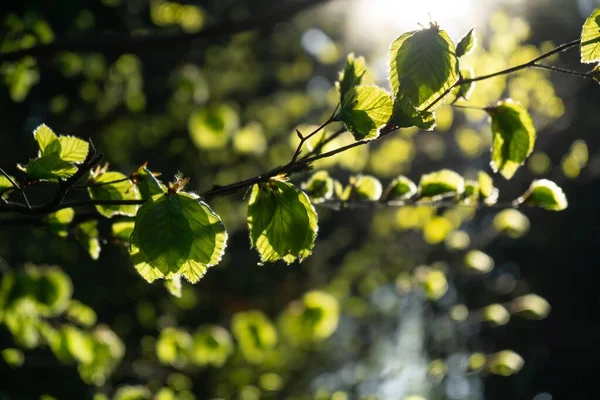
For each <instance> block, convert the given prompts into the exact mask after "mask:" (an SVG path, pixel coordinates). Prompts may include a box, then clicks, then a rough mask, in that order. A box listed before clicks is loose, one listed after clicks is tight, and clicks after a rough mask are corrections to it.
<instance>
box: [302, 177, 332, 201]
mask: <svg viewBox="0 0 600 400" xmlns="http://www.w3.org/2000/svg"><path fill="white" fill-rule="evenodd" d="M333 186H334V183H333V179H332V178H331V177H330V176H329V174H328V173H327V171H318V172H315V173H314V174H312V176H311V177H310V179H309V180H308V181H306V182H304V183H303V184H302V190H304V192H305V193H306V194H307V195H308V197H310V199H311V201H312V202H313V203H317V202H322V201H324V200H327V199H330V198H331V197H333Z"/></svg>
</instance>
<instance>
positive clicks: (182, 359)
mask: <svg viewBox="0 0 600 400" xmlns="http://www.w3.org/2000/svg"><path fill="white" fill-rule="evenodd" d="M192 345H193V341H192V336H191V335H190V334H189V333H188V332H186V331H184V330H181V329H176V328H172V327H167V328H165V329H163V330H162V331H161V332H160V334H159V335H158V339H157V341H156V356H157V357H158V360H159V361H160V362H161V364H166V365H173V366H174V367H176V368H182V367H185V365H186V364H187V362H188V358H189V354H190V350H191V349H192Z"/></svg>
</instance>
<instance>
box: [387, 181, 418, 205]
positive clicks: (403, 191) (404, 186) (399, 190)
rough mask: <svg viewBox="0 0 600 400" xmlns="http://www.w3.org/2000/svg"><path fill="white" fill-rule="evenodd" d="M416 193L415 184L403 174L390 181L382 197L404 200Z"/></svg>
mask: <svg viewBox="0 0 600 400" xmlns="http://www.w3.org/2000/svg"><path fill="white" fill-rule="evenodd" d="M415 194H417V185H415V183H414V182H413V181H411V180H410V179H408V178H407V177H405V176H402V175H401V176H399V177H397V178H395V179H394V180H393V181H391V182H390V184H389V186H388V187H387V189H386V190H385V193H384V195H383V198H384V199H386V200H392V201H395V200H406V199H410V198H411V197H413V196H414V195H415Z"/></svg>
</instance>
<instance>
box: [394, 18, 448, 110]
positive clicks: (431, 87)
mask: <svg viewBox="0 0 600 400" xmlns="http://www.w3.org/2000/svg"><path fill="white" fill-rule="evenodd" d="M457 65H458V64H457V58H456V51H455V48H454V43H453V42H452V40H451V39H450V37H449V36H448V34H447V33H446V32H445V31H443V30H440V29H439V28H438V27H437V26H436V25H432V26H431V27H430V28H429V29H423V30H420V31H413V32H408V33H405V34H403V35H402V36H400V37H399V38H398V39H396V40H395V41H394V42H393V43H392V47H391V50H390V84H391V86H392V93H393V94H394V95H395V96H396V97H397V98H406V99H407V100H408V101H410V103H411V104H412V105H413V106H414V107H416V108H417V109H420V110H423V109H425V108H427V107H429V106H431V104H432V103H433V102H434V101H436V99H437V98H439V97H440V96H441V95H442V94H443V93H445V92H446V91H447V90H449V89H450V88H451V87H452V85H453V84H454V83H455V82H456V81H457V80H458V68H457ZM440 103H441V102H438V103H437V104H440Z"/></svg>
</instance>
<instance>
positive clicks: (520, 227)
mask: <svg viewBox="0 0 600 400" xmlns="http://www.w3.org/2000/svg"><path fill="white" fill-rule="evenodd" d="M529 227H530V223H529V218H527V217H526V216H525V215H523V214H522V213H521V212H520V211H518V210H511V209H508V210H503V211H500V212H499V213H498V214H497V215H496V216H495V217H494V228H495V229H496V231H498V232H500V233H505V234H506V235H508V236H510V237H512V238H519V237H521V236H523V235H525V234H526V233H527V232H529Z"/></svg>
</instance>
